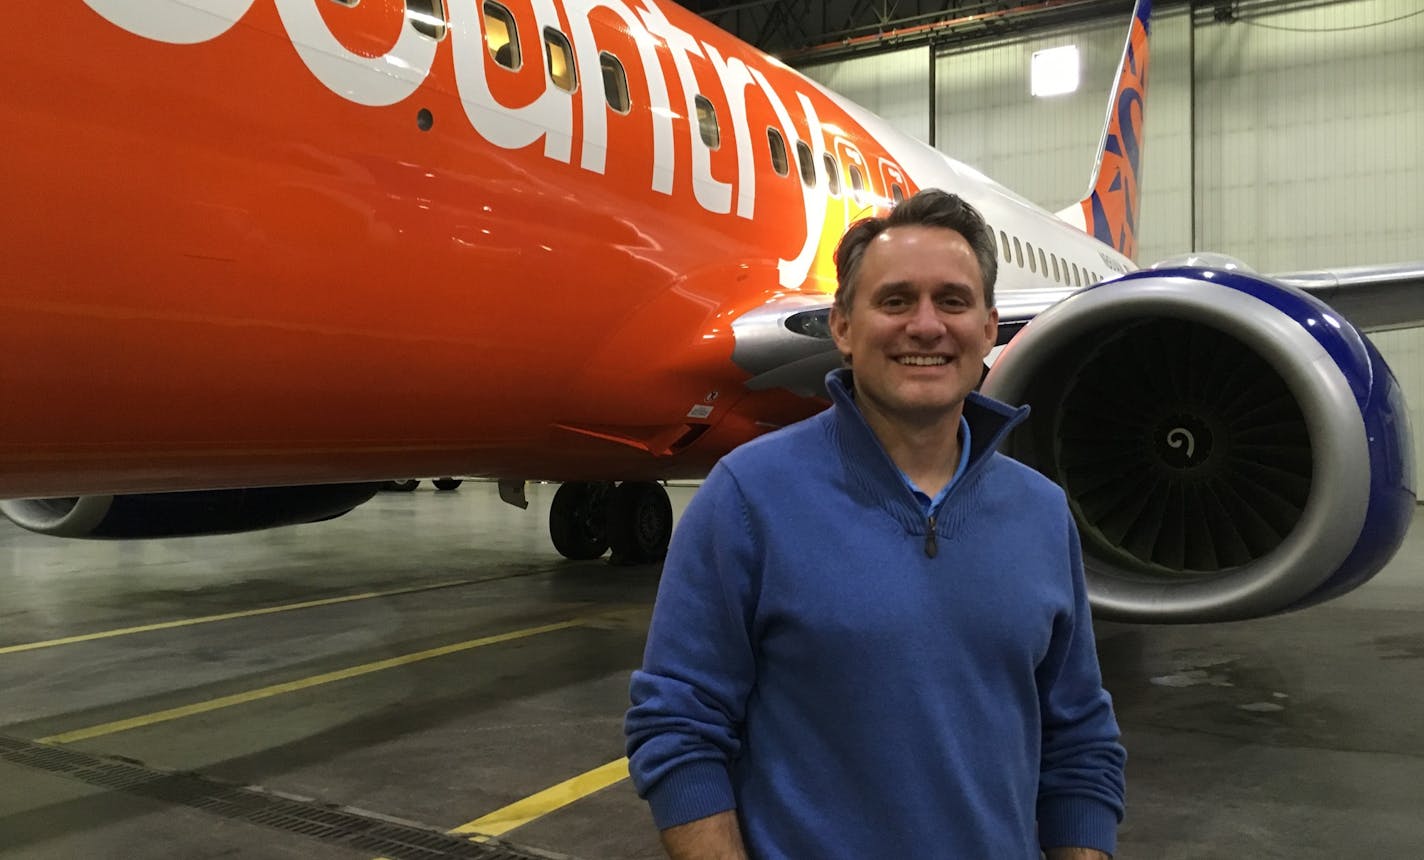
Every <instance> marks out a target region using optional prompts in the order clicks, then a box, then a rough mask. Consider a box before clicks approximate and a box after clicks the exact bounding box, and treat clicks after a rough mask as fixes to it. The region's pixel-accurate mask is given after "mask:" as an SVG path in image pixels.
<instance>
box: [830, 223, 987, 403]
mask: <svg viewBox="0 0 1424 860" xmlns="http://www.w3.org/2000/svg"><path fill="white" fill-rule="evenodd" d="M998 325H999V312H998V311H997V310H993V309H991V308H989V307H988V306H987V305H986V304H985V301H984V279H983V275H982V274H981V273H980V271H979V261H978V259H977V258H976V257H975V256H974V251H973V249H971V248H970V247H969V242H968V241H967V240H965V238H964V237H963V236H961V235H959V233H957V232H955V231H954V230H949V229H946V228H942V227H922V226H903V227H891V228H889V229H888V230H886V231H884V232H883V233H881V234H880V235H878V236H876V237H875V238H874V239H872V240H871V241H870V244H869V246H868V247H867V248H866V249H865V256H864V257H862V258H861V265H860V271H859V272H858V273H857V280H856V283H855V293H854V299H853V302H852V304H851V306H850V308H849V311H848V312H846V313H841V312H840V310H839V309H837V308H833V309H832V311H831V333H832V335H833V336H834V337H835V340H836V346H837V347H838V348H839V349H840V351H841V354H842V355H845V356H848V357H849V358H850V359H851V367H852V369H853V370H854V371H855V389H856V398H857V401H858V402H859V404H860V407H861V410H862V411H863V412H865V413H866V416H867V418H869V419H870V420H871V424H872V426H876V425H877V424H878V423H879V421H880V420H883V421H888V422H890V423H893V424H898V425H901V426H905V427H909V426H916V425H925V424H933V423H939V422H942V421H945V420H953V421H958V420H959V414H960V411H961V409H962V407H963V405H964V398H965V397H967V396H968V394H969V392H971V391H973V390H974V386H976V385H977V384H978V383H979V377H980V375H981V373H982V370H983V361H984V358H985V357H986V356H987V355H988V354H989V350H990V349H992V348H993V346H994V339H995V336H996V334H997V332H998Z"/></svg>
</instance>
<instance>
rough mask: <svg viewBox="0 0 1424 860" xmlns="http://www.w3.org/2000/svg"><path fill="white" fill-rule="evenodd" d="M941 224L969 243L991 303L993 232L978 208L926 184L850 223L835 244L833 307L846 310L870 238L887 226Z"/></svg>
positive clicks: (995, 276) (994, 259)
mask: <svg viewBox="0 0 1424 860" xmlns="http://www.w3.org/2000/svg"><path fill="white" fill-rule="evenodd" d="M906 226H919V227H943V228H945V229H947V230H953V231H954V232H956V233H958V234H959V235H961V236H963V237H964V240H965V241H966V242H968V243H969V247H970V249H972V250H973V251H974V256H975V257H976V258H977V259H978V260H979V273H980V274H981V275H982V276H983V278H984V303H985V306H987V307H991V308H992V307H993V306H994V281H995V280H997V279H998V276H999V257H998V252H997V250H996V249H995V247H994V234H993V231H992V230H991V229H990V227H989V225H988V224H987V223H985V221H984V216H982V215H980V214H979V210H978V209H975V208H974V207H973V206H970V205H969V204H968V203H966V202H965V201H964V198H962V197H960V196H959V195H958V194H950V193H949V192H947V191H941V190H939V189H938V188H926V189H923V190H922V191H920V192H919V193H917V194H915V196H913V197H911V198H910V199H908V200H904V201H902V202H901V203H900V204H899V205H898V206H896V207H895V208H894V209H892V210H890V214H889V215H888V216H886V217H884V218H862V219H861V220H859V221H857V222H855V223H854V224H852V225H850V229H849V230H846V234H845V236H843V237H842V238H841V243H840V245H839V246H837V247H836V298H835V302H836V307H838V308H840V311H841V313H849V312H850V307H851V302H852V300H853V299H854V297H855V279H856V276H857V275H859V274H860V262H861V260H862V259H863V258H864V257H865V249H866V248H867V247H869V246H870V240H871V239H874V238H875V237H876V236H879V235H880V234H881V233H884V232H885V231H886V230H888V229H890V228H891V227H906Z"/></svg>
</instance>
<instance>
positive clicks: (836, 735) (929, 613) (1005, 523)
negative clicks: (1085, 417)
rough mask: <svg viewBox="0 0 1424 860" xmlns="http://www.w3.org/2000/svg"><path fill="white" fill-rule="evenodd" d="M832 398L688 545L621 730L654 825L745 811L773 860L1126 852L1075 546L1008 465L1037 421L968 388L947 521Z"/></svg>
mask: <svg viewBox="0 0 1424 860" xmlns="http://www.w3.org/2000/svg"><path fill="white" fill-rule="evenodd" d="M827 383H828V386H829V388H830V391H831V395H832V399H833V401H834V406H833V408H831V409H828V410H826V411H825V412H823V413H821V414H819V415H817V416H815V417H813V418H811V419H808V420H806V421H803V422H801V423H799V424H795V425H793V426H791V427H788V428H786V429H784V430H782V431H779V432H777V433H773V434H770V435H768V436H765V437H763V438H761V439H758V440H756V441H753V442H751V443H749V444H747V445H744V446H742V447H740V448H738V449H737V450H735V451H733V452H732V453H731V454H729V455H727V456H726V457H725V458H723V460H722V461H721V462H720V463H719V464H718V465H717V467H716V468H715V469H714V470H713V471H712V474H711V475H709V476H708V478H707V481H706V483H705V484H704V485H703V487H702V488H701V489H700V490H699V491H698V492H697V494H696V496H695V497H694V498H693V500H692V502H691V504H690V505H689V506H688V508H687V510H686V512H685V513H684V514H683V517H682V520H681V522H680V524H679V527H678V529H677V532H676V534H675V535H674V536H673V541H672V546H671V549H670V551H669V554H668V558H667V562H666V564H665V566H664V570H663V578H662V583H661V586H660V588H659V592H658V598H657V604H656V608H655V609H654V613H653V622H652V626H651V629H650V630H649V634H648V644H647V651H646V654H645V657H644V663H643V668H642V669H641V670H639V671H636V672H634V673H633V679H632V689H631V694H632V701H633V707H632V708H631V709H630V710H629V712H628V716H627V725H626V728H627V736H628V754H629V757H630V762H631V763H630V770H631V772H632V776H633V781H634V784H635V785H636V787H637V789H638V792H639V793H640V794H641V795H642V796H644V797H645V798H646V799H647V800H648V802H649V803H650V805H651V807H652V810H653V816H654V819H655V821H656V823H657V825H658V827H659V828H667V827H671V826H674V825H678V824H683V823H686V822H689V821H693V820H696V819H699V818H703V817H706V816H708V815H712V814H714V813H717V812H722V811H725V810H728V809H733V808H735V809H736V810H737V815H738V818H739V821H740V824H741V828H742V834H743V838H744V839H745V841H746V843H747V848H748V850H749V852H750V853H751V856H752V857H754V858H759V860H780V858H786V860H824V858H837V857H853V858H881V857H883V858H916V860H929V858H946V860H949V858H954V860H969V858H973V860H987V859H988V858H992V860H1010V858H1023V860H1036V858H1038V856H1039V853H1038V852H1039V848H1040V845H1041V846H1043V847H1057V846H1063V845H1076V846H1082V847H1088V848H1097V849H1099V850H1102V851H1107V852H1112V850H1113V849H1114V847H1115V838H1116V831H1117V824H1118V822H1119V821H1120V820H1121V818H1122V812H1123V773H1122V768H1123V762H1124V758H1125V755H1124V752H1123V749H1122V747H1121V746H1120V745H1119V743H1118V728H1117V723H1116V721H1115V719H1114V717H1113V713H1112V705H1111V701H1110V699H1109V697H1108V694H1107V693H1106V692H1105V691H1104V690H1103V687H1102V682H1101V678H1100V674H1099V669H1098V661H1097V654H1096V651H1095V647H1094V642H1093V634H1092V628H1091V624H1090V618H1089V611H1088V602H1087V597H1086V594H1085V591H1084V584H1083V572H1082V563H1081V557H1080V552H1079V546H1078V537H1077V531H1076V529H1075V528H1074V525H1073V520H1072V518H1071V517H1070V515H1069V512H1068V508H1067V505H1066V503H1065V500H1064V497H1063V493H1062V491H1061V490H1060V489H1059V488H1058V487H1057V486H1055V485H1054V484H1053V483H1051V482H1050V481H1048V480H1047V479H1046V478H1044V477H1043V476H1041V475H1039V474H1038V473H1037V472H1034V471H1033V470H1031V469H1029V468H1027V467H1025V466H1023V465H1021V464H1019V463H1017V462H1015V461H1013V460H1011V459H1009V458H1008V457H1005V456H1003V455H1002V454H998V453H996V452H995V450H994V449H995V448H996V446H997V445H998V443H999V441H1000V440H1001V439H1002V437H1003V436H1004V434H1005V433H1007V432H1008V431H1009V429H1011V428H1012V426H1013V425H1014V424H1016V423H1017V422H1018V421H1020V420H1022V418H1023V417H1024V415H1025V414H1027V411H1028V410H1027V409H1019V410H1014V409H1012V408H1011V407H1008V406H1006V405H1004V404H1002V403H998V402H996V401H993V400H990V399H988V398H986V397H982V396H980V395H978V394H973V395H970V398H969V400H968V401H966V403H965V407H964V415H965V418H966V420H967V421H968V423H969V427H970V429H971V433H970V439H971V450H970V452H969V458H968V462H967V466H966V467H965V468H964V470H963V471H962V473H961V474H960V475H959V476H958V477H957V479H956V480H955V482H954V484H953V486H952V487H951V489H950V491H949V493H948V495H947V496H946V497H945V499H944V501H943V503H942V504H941V506H940V507H939V509H938V511H937V512H936V515H935V518H934V521H933V526H931V523H930V520H929V518H928V517H927V516H926V515H925V512H924V509H923V507H922V504H921V503H920V502H919V501H918V500H917V499H916V498H915V496H914V494H913V492H912V490H911V489H910V488H909V487H908V486H907V485H906V483H905V481H904V480H903V479H902V477H901V474H900V472H899V470H898V469H897V468H896V467H895V465H894V463H893V462H892V461H891V460H890V458H889V456H888V455H887V454H886V453H885V450H884V449H883V448H882V447H881V445H880V444H879V441H878V440H877V439H876V437H875V435H874V434H873V433H872V431H871V430H870V427H869V426H868V425H867V424H866V423H865V421H864V419H863V418H862V417H861V414H860V411H859V409H858V408H857V407H856V406H855V402H854V400H853V398H852V396H851V394H850V386H851V377H850V374H849V371H845V370H839V371H834V372H833V373H832V374H831V376H830V377H828V379H827ZM931 532H932V533H933V535H932V536H931ZM931 550H932V551H931Z"/></svg>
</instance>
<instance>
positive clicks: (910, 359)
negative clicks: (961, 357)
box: [895, 355, 949, 367]
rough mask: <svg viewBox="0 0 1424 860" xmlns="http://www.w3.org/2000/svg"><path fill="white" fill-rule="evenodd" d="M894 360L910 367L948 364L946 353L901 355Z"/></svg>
mask: <svg viewBox="0 0 1424 860" xmlns="http://www.w3.org/2000/svg"><path fill="white" fill-rule="evenodd" d="M895 360H896V361H897V362H899V363H900V364H904V365H908V366H910V367H938V366H939V365H942V364H949V356H947V355H902V356H900V357H899V358H897V359H895Z"/></svg>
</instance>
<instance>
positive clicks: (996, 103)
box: [800, 0, 1424, 485]
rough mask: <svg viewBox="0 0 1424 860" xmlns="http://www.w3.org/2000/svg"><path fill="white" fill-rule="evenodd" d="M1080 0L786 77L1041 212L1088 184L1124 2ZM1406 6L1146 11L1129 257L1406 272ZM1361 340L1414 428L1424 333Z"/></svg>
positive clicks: (1412, 148) (1420, 414)
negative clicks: (1063, 13) (1063, 49)
mask: <svg viewBox="0 0 1424 860" xmlns="http://www.w3.org/2000/svg"><path fill="white" fill-rule="evenodd" d="M1092 5H1093V6H1094V7H1095V8H1093V9H1092V10H1082V9H1079V10H1078V14H1080V15H1082V14H1084V13H1085V11H1087V12H1088V13H1090V14H1092V15H1093V16H1095V17H1093V18H1092V19H1090V20H1078V21H1075V22H1073V23H1070V24H1058V25H1053V26H1051V27H1049V28H1048V29H1035V30H1033V31H1031V32H1018V33H1013V34H1010V35H1006V36H999V37H994V38H992V39H991V40H987V41H981V40H979V39H974V40H972V41H967V42H964V43H961V44H957V45H955V46H954V47H951V48H942V47H938V46H931V45H929V44H924V45H919V46H916V47H911V48H905V49H896V50H891V51H887V52H883V53H875V54H872V55H870V56H865V57H853V58H847V59H838V60H833V61H830V62H818V63H814V64H805V65H801V66H800V68H801V70H802V71H803V72H804V73H806V74H807V75H809V76H810V77H812V78H814V79H815V80H817V81H819V82H820V83H822V84H824V85H825V86H827V87H829V88H830V89H832V90H835V91H836V92H839V93H842V94H844V95H846V96H847V97H849V98H851V99H852V100H854V101H856V102H859V103H860V104H862V105H865V106H866V107H868V108H869V109H870V110H872V111H874V112H875V113H877V114H879V115H880V116H882V117H885V118H886V119H888V120H890V121H891V122H892V123H894V124H895V126H896V127H897V128H899V129H901V130H902V131H905V132H906V133H908V134H911V135H914V136H916V137H918V138H920V139H923V140H928V139H930V125H931V123H933V126H934V128H933V132H934V135H933V142H934V144H935V146H936V147H937V148H939V149H940V150H941V151H943V152H945V153H947V154H949V155H950V156H952V157H954V158H956V159H958V160H960V161H963V162H965V163H967V164H969V165H971V166H973V167H975V168H977V169H979V170H980V171H982V172H984V173H986V174H988V175H989V176H992V177H993V178H994V179H995V180H996V181H998V182H1000V183H1002V184H1003V185H1005V186H1007V187H1009V188H1011V189H1013V190H1014V191H1016V192H1018V193H1020V194H1022V195H1023V196H1025V197H1027V198H1028V199H1030V200H1032V201H1034V202H1035V203H1038V204H1039V205H1041V206H1044V207H1045V208H1047V209H1049V210H1050V211H1057V210H1058V209H1060V208H1062V207H1063V206H1066V205H1068V204H1069V203H1071V202H1073V201H1075V200H1077V199H1079V198H1080V197H1082V195H1083V191H1084V189H1085V188H1086V186H1087V182H1088V176H1089V173H1090V171H1091V169H1092V165H1093V157H1094V152H1095V151H1096V147H1097V143H1098V134H1099V132H1100V131H1101V129H1102V123H1103V111H1104V108H1105V106H1106V102H1105V98H1106V93H1107V92H1108V89H1109V87H1110V85H1111V83H1112V81H1111V76H1112V74H1113V70H1114V69H1115V67H1116V63H1117V60H1118V58H1119V56H1120V54H1121V52H1122V25H1121V19H1122V17H1123V14H1125V13H1122V12H1121V9H1120V8H1117V7H1123V6H1124V4H1106V3H1103V4H1092ZM1130 5H1131V4H1126V6H1130ZM1109 7H1114V8H1113V9H1109ZM1113 11H1116V12H1119V13H1121V14H1116V15H1114V14H1109V13H1110V12H1113ZM1418 12H1419V9H1418V6H1417V4H1415V3H1411V2H1408V0H1345V2H1330V3H1325V2H1258V3H1251V2H1240V3H1215V4H1210V3H1197V4H1195V9H1194V11H1190V12H1189V8H1188V5H1187V4H1181V3H1160V4H1157V5H1156V6H1154V10H1153V30H1152V65H1151V71H1150V73H1149V80H1148V93H1147V106H1146V110H1145V119H1144V124H1145V141H1144V142H1143V156H1142V157H1143V167H1142V175H1141V183H1142V223H1141V224H1140V226H1139V232H1138V241H1139V251H1138V260H1137V262H1138V264H1139V265H1144V266H1145V265H1151V264H1152V263H1153V262H1154V261H1157V260H1161V259H1164V258H1167V257H1170V256H1175V255H1178V254H1182V253H1185V252H1186V251H1215V252H1220V253H1223V254H1227V255H1230V256H1232V257H1235V258H1236V259H1238V260H1240V261H1242V262H1243V263H1245V264H1246V265H1247V266H1249V267H1251V268H1253V269H1255V270H1256V271H1258V272H1262V273H1282V272H1293V271H1298V270H1302V269H1311V268H1334V267H1341V266H1352V265H1363V264H1367V263H1393V262H1403V261H1408V260H1415V259H1418V258H1419V257H1420V247H1421V245H1420V237H1421V236H1424V206H1421V205H1420V203H1419V200H1420V196H1421V192H1424V184H1421V178H1420V177H1421V176H1424V152H1421V149H1420V147H1419V146H1418V145H1417V141H1418V140H1419V139H1420V135H1421V134H1424V87H1421V86H1420V85H1419V82H1420V81H1421V80H1424V15H1420V14H1418ZM1020 26H1025V25H1022V24H1021V25H1020ZM1064 44H1076V45H1078V49H1079V53H1080V57H1081V62H1082V67H1081V81H1080V84H1079V87H1078V89H1077V91H1076V92H1074V93H1072V94H1069V95H1061V96H1052V97H1047V98H1033V97H1031V96H1030V95H1029V66H1030V59H1031V57H1032V55H1033V54H1034V52H1036V51H1041V50H1044V49H1047V48H1054V47H1058V46H1060V45H1064ZM931 56H933V60H932V61H931V59H930V58H931ZM931 65H933V68H934V79H933V81H931V80H930V76H929V69H930V68H931ZM931 99H933V110H931V107H930V104H931ZM1372 340H1374V342H1375V344H1376V345H1377V346H1378V347H1379V349H1380V351H1381V352H1382V353H1383V354H1384V356H1385V358H1386V359H1387V360H1388V362H1389V364H1390V366H1391V367H1392V368H1393V369H1394V371H1395V373H1396V374H1397V375H1398V376H1399V379H1400V382H1401V384H1402V385H1403V386H1404V390H1405V393H1406V396H1407V397H1408V400H1409V403H1410V409H1411V414H1412V423H1413V425H1414V426H1415V427H1421V426H1424V332H1421V331H1420V330H1401V331H1392V332H1380V333H1376V334H1374V335H1372ZM1415 442H1416V446H1418V445H1421V444H1424V443H1421V442H1420V438H1419V437H1418V436H1417V435H1416V437H1415ZM1420 453H1424V449H1421V450H1420ZM1415 462H1416V464H1418V463H1424V457H1420V456H1416V458H1415ZM1421 474H1424V473H1421ZM1416 485H1418V484H1417V483H1416Z"/></svg>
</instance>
